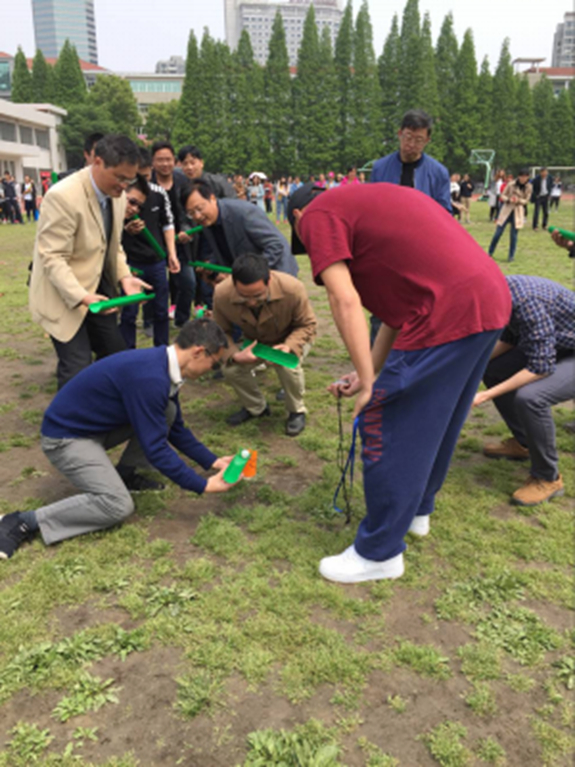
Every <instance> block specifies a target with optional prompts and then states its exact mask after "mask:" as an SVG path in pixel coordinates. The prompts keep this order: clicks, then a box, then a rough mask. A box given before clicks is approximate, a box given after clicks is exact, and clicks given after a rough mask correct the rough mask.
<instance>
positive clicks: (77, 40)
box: [32, 0, 98, 64]
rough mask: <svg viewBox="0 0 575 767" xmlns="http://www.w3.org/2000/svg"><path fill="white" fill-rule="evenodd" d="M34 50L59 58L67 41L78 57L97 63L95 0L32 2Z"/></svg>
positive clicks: (41, 0)
mask: <svg viewBox="0 0 575 767" xmlns="http://www.w3.org/2000/svg"><path fill="white" fill-rule="evenodd" d="M32 14H33V16H34V36H35V39H36V48H39V49H40V50H41V51H42V53H43V54H44V56H46V58H58V55H59V53H60V51H61V50H62V47H63V46H64V43H65V42H66V39H68V40H70V42H71V43H72V44H73V45H74V46H75V47H76V51H77V52H78V56H79V57H80V58H81V59H84V60H85V61H89V62H90V63H91V64H97V63H98V47H97V44H96V18H95V16H94V0H32Z"/></svg>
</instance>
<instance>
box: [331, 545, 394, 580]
mask: <svg viewBox="0 0 575 767" xmlns="http://www.w3.org/2000/svg"><path fill="white" fill-rule="evenodd" d="M319 572H320V574H321V575H323V577H324V578H327V580H328V581H335V582H336V583H361V582H362V581H379V580H382V579H384V578H401V576H402V575H403V572H404V566H403V554H398V555H397V556H395V557H391V559H386V560H384V561H383V562H375V561H374V560H373V559H364V558H363V557H362V556H360V555H359V554H358V553H357V551H356V550H355V547H354V546H353V545H352V546H350V547H349V548H347V549H346V550H345V551H344V552H342V553H341V554H338V555H337V556H335V557H325V558H324V559H322V560H321V562H320V563H319Z"/></svg>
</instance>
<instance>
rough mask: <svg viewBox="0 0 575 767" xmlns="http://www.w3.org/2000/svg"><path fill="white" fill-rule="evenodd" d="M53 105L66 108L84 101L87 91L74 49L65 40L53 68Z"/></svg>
mask: <svg viewBox="0 0 575 767" xmlns="http://www.w3.org/2000/svg"><path fill="white" fill-rule="evenodd" d="M54 77H55V88H56V92H55V94H54V100H55V103H56V104H58V106H61V107H64V108H66V109H67V108H68V107H69V106H77V105H78V104H83V103H84V102H85V101H86V97H87V95H88V94H87V89H86V81H85V80H84V75H83V74H82V70H81V68H80V61H79V59H78V54H77V53H76V48H75V47H74V46H73V45H72V44H71V43H70V41H69V40H66V42H65V43H64V45H63V47H62V50H61V51H60V55H59V56H58V61H57V62H56V64H55V66H54Z"/></svg>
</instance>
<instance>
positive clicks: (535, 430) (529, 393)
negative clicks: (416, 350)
mask: <svg viewBox="0 0 575 767" xmlns="http://www.w3.org/2000/svg"><path fill="white" fill-rule="evenodd" d="M526 364H527V360H526V357H525V355H524V354H523V352H521V351H520V350H519V349H517V348H515V349H511V350H510V351H508V352H506V353H505V354H502V355H501V356H500V357H496V358H495V359H493V360H491V362H490V363H489V365H488V366H487V370H486V371H485V375H484V377H483V381H484V383H485V385H486V386H487V387H488V388H489V387H491V386H495V385H496V384H498V383H501V381H505V380H507V379H508V378H510V377H511V376H512V375H514V374H515V373H517V372H518V371H519V370H522V369H523V368H524V367H526ZM572 397H575V356H574V355H571V356H567V357H563V358H561V355H559V360H558V362H557V365H556V367H555V371H554V372H553V373H551V375H549V376H546V377H545V378H540V379H539V380H538V381H534V382H533V383H530V384H527V385H526V386H522V387H521V388H520V389H516V390H515V391H513V392H509V394H504V395H502V396H501V397H497V399H495V400H493V403H494V405H495V407H496V408H497V410H499V413H500V415H501V417H502V418H503V420H504V421H505V423H506V424H507V426H508V427H509V429H510V430H511V432H512V433H513V436H514V437H515V439H516V440H517V441H518V442H520V443H521V444H522V445H523V446H524V447H527V448H528V449H529V457H530V459H531V475H532V476H533V477H538V478H539V479H544V480H547V481H549V482H552V481H553V480H555V479H557V477H558V476H559V471H558V468H557V466H558V456H557V446H556V444H555V424H554V422H553V415H552V413H551V406H552V405H557V404H558V403H559V402H565V401H567V400H569V399H571V398H572Z"/></svg>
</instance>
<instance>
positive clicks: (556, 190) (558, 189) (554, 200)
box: [549, 176, 563, 210]
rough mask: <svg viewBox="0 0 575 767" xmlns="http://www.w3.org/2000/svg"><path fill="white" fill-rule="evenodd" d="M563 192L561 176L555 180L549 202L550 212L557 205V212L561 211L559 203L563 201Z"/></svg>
mask: <svg viewBox="0 0 575 767" xmlns="http://www.w3.org/2000/svg"><path fill="white" fill-rule="evenodd" d="M562 192H563V184H562V183H561V178H560V177H559V176H555V178H554V179H553V186H552V187H551V199H550V200H549V210H551V208H552V207H553V206H554V205H555V207H556V208H557V210H559V202H560V200H561V194H562Z"/></svg>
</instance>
